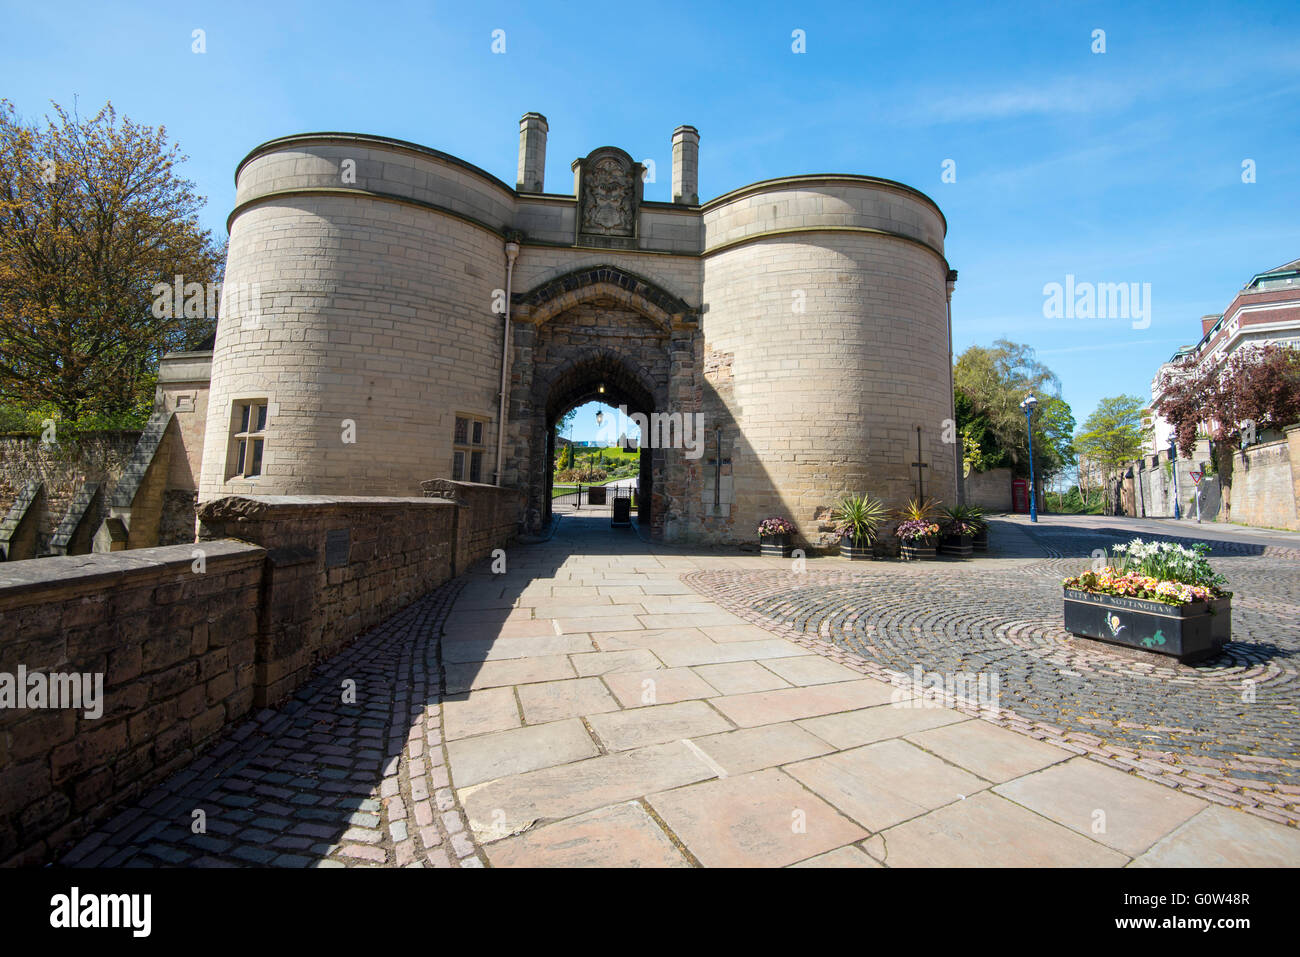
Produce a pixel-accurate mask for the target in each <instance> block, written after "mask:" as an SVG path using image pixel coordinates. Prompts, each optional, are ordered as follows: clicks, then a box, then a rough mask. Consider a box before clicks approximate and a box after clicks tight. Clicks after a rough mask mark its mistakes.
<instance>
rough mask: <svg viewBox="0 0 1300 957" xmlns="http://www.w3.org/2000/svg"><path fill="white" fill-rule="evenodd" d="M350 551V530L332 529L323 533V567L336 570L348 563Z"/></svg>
mask: <svg viewBox="0 0 1300 957" xmlns="http://www.w3.org/2000/svg"><path fill="white" fill-rule="evenodd" d="M351 550H352V530H351V529H349V528H334V529H331V530H330V531H328V532H326V533H325V567H326V568H337V567H339V566H340V565H346V564H347V563H348V554H349V552H351Z"/></svg>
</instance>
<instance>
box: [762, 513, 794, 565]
mask: <svg viewBox="0 0 1300 957" xmlns="http://www.w3.org/2000/svg"><path fill="white" fill-rule="evenodd" d="M793 534H794V523H793V522H789V521H787V520H786V519H784V518H765V519H763V520H762V521H761V522H759V523H758V543H759V545H758V550H759V552H760V553H761V554H763V555H775V556H776V557H777V558H785V557H786V556H787V555H789V554H790V536H791V535H793Z"/></svg>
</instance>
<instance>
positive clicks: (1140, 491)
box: [1120, 425, 1300, 531]
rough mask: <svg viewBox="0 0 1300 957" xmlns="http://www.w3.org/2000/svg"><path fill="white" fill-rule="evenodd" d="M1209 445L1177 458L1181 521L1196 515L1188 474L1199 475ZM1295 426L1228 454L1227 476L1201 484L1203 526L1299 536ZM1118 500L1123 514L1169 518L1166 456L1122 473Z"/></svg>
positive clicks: (1299, 429) (1299, 445)
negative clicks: (1278, 530) (1207, 523)
mask: <svg viewBox="0 0 1300 957" xmlns="http://www.w3.org/2000/svg"><path fill="white" fill-rule="evenodd" d="M1209 456H1210V452H1209V445H1208V443H1206V442H1205V441H1201V442H1199V443H1198V445H1197V448H1196V452H1195V453H1194V454H1193V455H1192V456H1191V457H1190V458H1188V457H1186V456H1179V458H1178V460H1177V468H1178V485H1177V490H1178V491H1177V494H1178V505H1179V510H1180V514H1181V516H1182V517H1183V518H1193V517H1195V515H1196V486H1195V484H1194V483H1193V482H1192V478H1191V472H1192V470H1193V469H1198V470H1202V471H1203V470H1204V469H1205V468H1206V466H1207V464H1208V462H1209ZM1298 462H1300V425H1294V426H1291V427H1290V428H1288V429H1285V430H1283V437H1282V438H1281V439H1278V440H1276V441H1272V442H1260V443H1258V444H1256V445H1252V446H1249V447H1247V448H1246V449H1243V450H1238V451H1235V452H1233V453H1232V474H1231V476H1230V477H1228V478H1225V477H1224V476H1222V475H1206V476H1204V477H1203V478H1202V480H1201V519H1202V521H1225V522H1235V523H1237V524H1241V525H1254V526H1258V527H1260V528H1281V529H1288V530H1290V531H1300V468H1298V467H1297V463H1298ZM1124 476H1125V477H1124V479H1123V480H1122V488H1121V493H1122V494H1121V496H1120V501H1121V505H1122V511H1123V513H1124V514H1126V515H1134V516H1137V517H1157V518H1169V517H1171V516H1172V515H1173V514H1174V478H1173V469H1172V466H1171V465H1170V458H1169V451H1168V450H1167V449H1165V450H1162V451H1161V452H1159V453H1158V454H1155V455H1146V456H1143V457H1142V458H1141V459H1139V460H1137V461H1135V462H1133V463H1131V464H1130V465H1129V466H1128V467H1127V468H1126V469H1125V470H1124Z"/></svg>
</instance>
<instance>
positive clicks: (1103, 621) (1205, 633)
mask: <svg viewBox="0 0 1300 957" xmlns="http://www.w3.org/2000/svg"><path fill="white" fill-rule="evenodd" d="M1065 630H1066V631H1068V632H1070V633H1071V634H1074V635H1082V636H1083V637H1085V638H1095V639H1097V640H1098V641H1105V642H1108V643H1110V644H1112V645H1124V646H1126V647H1129V648H1137V649H1140V650H1142V651H1152V652H1155V653H1157V654H1161V655H1171V656H1172V657H1175V658H1177V659H1178V660H1179V661H1180V662H1183V663H1188V662H1193V661H1201V660H1203V659H1206V658H1213V657H1214V656H1215V655H1217V654H1218V653H1219V651H1220V650H1221V649H1222V648H1223V646H1224V644H1226V643H1227V642H1228V640H1229V639H1230V638H1231V637H1232V599H1231V598H1218V599H1215V600H1214V601H1211V602H1203V601H1197V602H1189V603H1188V604H1186V605H1166V604H1164V603H1163V602H1158V601H1145V600H1143V599H1140V598H1121V597H1119V596H1117V595H1095V594H1093V593H1092V592H1085V591H1078V590H1076V589H1073V588H1067V589H1065Z"/></svg>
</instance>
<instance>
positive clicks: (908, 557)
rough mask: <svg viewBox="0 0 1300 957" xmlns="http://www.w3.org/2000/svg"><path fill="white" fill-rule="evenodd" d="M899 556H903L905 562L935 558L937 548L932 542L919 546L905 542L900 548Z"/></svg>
mask: <svg viewBox="0 0 1300 957" xmlns="http://www.w3.org/2000/svg"><path fill="white" fill-rule="evenodd" d="M898 554H899V555H900V556H902V559H903V561H905V562H914V561H917V560H919V559H924V558H934V557H935V554H936V552H935V546H934V544H933V543H932V542H922V543H920V544H917V545H910V544H908V543H907V542H903V543H902V545H900V546H899V548H898Z"/></svg>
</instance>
